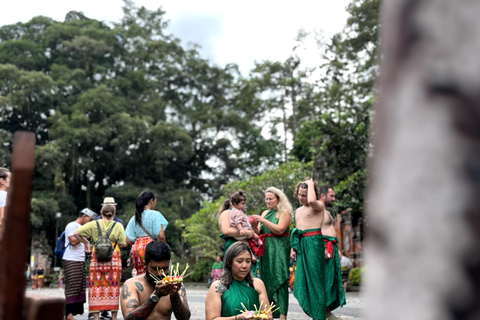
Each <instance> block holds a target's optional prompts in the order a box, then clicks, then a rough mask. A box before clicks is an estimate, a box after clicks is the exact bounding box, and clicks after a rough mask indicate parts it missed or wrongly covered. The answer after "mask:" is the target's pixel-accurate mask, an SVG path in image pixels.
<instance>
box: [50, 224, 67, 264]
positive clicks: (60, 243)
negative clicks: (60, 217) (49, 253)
mask: <svg viewBox="0 0 480 320" xmlns="http://www.w3.org/2000/svg"><path fill="white" fill-rule="evenodd" d="M69 246H70V242H69V243H68V246H66V247H65V231H63V232H62V234H61V235H60V237H58V239H57V245H56V246H55V251H54V252H53V253H54V254H55V256H56V257H57V258H58V259H60V260H61V259H62V258H63V254H64V253H65V250H67V247H69Z"/></svg>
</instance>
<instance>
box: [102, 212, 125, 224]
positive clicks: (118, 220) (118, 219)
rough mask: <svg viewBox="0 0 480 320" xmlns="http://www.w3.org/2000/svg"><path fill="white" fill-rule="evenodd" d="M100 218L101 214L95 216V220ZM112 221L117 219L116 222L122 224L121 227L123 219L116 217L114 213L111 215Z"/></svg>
mask: <svg viewBox="0 0 480 320" xmlns="http://www.w3.org/2000/svg"><path fill="white" fill-rule="evenodd" d="M100 219H102V215H101V214H100V215H98V217H96V218H95V220H100ZM113 221H117V222H118V223H120V224H121V225H122V227H123V226H124V224H123V220H122V219H120V218H119V217H117V215H114V216H113Z"/></svg>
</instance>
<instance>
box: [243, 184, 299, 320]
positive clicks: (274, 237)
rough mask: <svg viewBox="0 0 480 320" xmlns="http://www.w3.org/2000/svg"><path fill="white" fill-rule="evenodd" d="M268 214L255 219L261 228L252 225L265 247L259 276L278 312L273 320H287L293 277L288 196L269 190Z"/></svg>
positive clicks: (267, 198)
mask: <svg viewBox="0 0 480 320" xmlns="http://www.w3.org/2000/svg"><path fill="white" fill-rule="evenodd" d="M265 203H266V205H267V208H268V209H267V210H265V211H263V212H262V214H261V215H253V216H252V217H253V218H254V219H255V221H257V222H259V223H260V225H258V224H252V226H253V229H254V231H255V232H257V233H258V234H259V235H260V238H261V239H262V240H263V243H264V251H263V256H261V257H260V275H261V277H262V280H263V281H264V282H265V286H266V288H267V294H268V300H269V301H270V302H272V303H274V304H275V305H276V306H277V307H279V310H277V311H276V312H275V313H274V314H273V317H274V318H280V319H282V320H285V319H287V312H288V278H289V275H290V272H289V267H290V237H289V226H290V221H291V213H292V211H293V209H292V205H291V204H290V202H289V201H288V199H287V197H286V196H285V194H284V193H283V192H282V191H281V190H279V189H277V188H275V187H269V188H268V189H267V190H266V191H265Z"/></svg>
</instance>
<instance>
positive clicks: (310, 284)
mask: <svg viewBox="0 0 480 320" xmlns="http://www.w3.org/2000/svg"><path fill="white" fill-rule="evenodd" d="M319 231H321V229H320V228H318V229H307V230H299V229H297V228H294V229H293V231H292V234H291V236H290V241H291V245H292V248H293V249H294V250H295V251H296V253H297V269H296V270H295V282H294V286H293V295H294V296H295V298H297V300H298V303H299V304H300V306H301V307H302V309H303V311H304V312H305V313H306V314H307V315H308V316H310V317H311V318H313V319H314V320H325V316H326V312H327V308H326V305H327V304H326V302H327V301H326V295H325V254H324V251H325V249H324V245H323V237H322V234H321V233H318V232H319ZM309 233H318V234H314V235H311V234H309Z"/></svg>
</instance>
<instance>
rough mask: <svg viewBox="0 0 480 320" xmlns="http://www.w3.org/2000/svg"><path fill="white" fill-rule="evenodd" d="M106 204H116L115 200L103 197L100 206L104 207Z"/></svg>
mask: <svg viewBox="0 0 480 320" xmlns="http://www.w3.org/2000/svg"><path fill="white" fill-rule="evenodd" d="M106 204H112V205H114V206H116V205H117V204H116V203H115V199H114V198H113V197H105V198H103V203H102V206H104V205H106Z"/></svg>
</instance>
